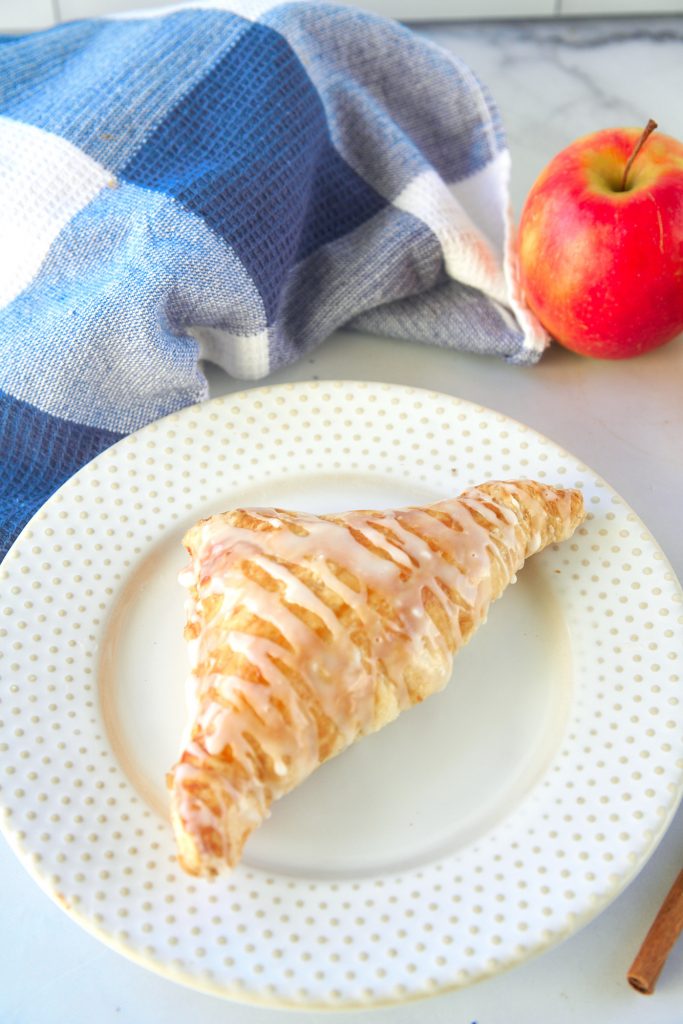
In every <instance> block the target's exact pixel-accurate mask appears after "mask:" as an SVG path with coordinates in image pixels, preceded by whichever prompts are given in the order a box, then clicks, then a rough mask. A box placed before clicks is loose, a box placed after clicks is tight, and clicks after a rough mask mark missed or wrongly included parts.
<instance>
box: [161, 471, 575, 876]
mask: <svg viewBox="0 0 683 1024" xmlns="http://www.w3.org/2000/svg"><path fill="white" fill-rule="evenodd" d="M582 518H583V501H582V498H581V495H580V493H579V492H578V491H574V490H559V489H556V488H554V487H549V486H546V485H544V484H539V483H535V482H534V481H520V482H506V483H485V484H482V485H481V486H480V487H475V488H472V489H471V490H468V491H465V493H464V494H462V495H461V496H460V497H459V498H453V499H448V500H446V501H440V502H438V503H437V504H435V505H430V506H425V507H422V508H405V509H400V510H396V511H382V512H367V511H365V512H347V513H345V514H343V515H324V516H316V515H309V514H305V513H298V512H286V511H283V510H281V509H270V508H268V509H264V508H259V509H237V510H235V511H232V512H226V513H223V514H222V515H216V516H212V517H211V518H209V519H205V520H203V521H201V522H199V523H197V525H196V526H193V527H192V528H191V529H190V530H189V531H188V533H187V534H186V536H185V538H184V544H185V546H186V547H187V549H188V551H189V553H190V557H191V561H190V565H189V566H188V568H187V569H186V570H185V572H184V573H183V574H182V575H181V582H182V583H183V584H185V585H186V586H187V587H188V588H189V599H188V609H187V625H186V629H185V635H186V638H187V641H188V646H189V651H190V661H191V669H192V673H191V677H190V690H191V693H190V703H191V713H190V719H189V722H188V727H187V731H186V736H185V739H184V741H183V745H182V753H181V755H180V759H179V761H178V763H177V764H176V765H175V767H174V768H173V769H172V770H171V772H169V776H168V784H169V788H170V790H171V816H172V820H173V825H174V829H175V833H176V838H177V843H178V849H179V855H180V862H181V864H182V866H183V868H184V869H185V870H186V871H188V872H190V873H191V874H195V875H213V874H216V873H217V872H219V871H221V870H223V869H225V868H227V867H233V866H234V865H235V864H236V863H237V862H238V860H239V858H240V856H241V853H242V848H243V846H244V842H245V840H246V839H247V837H248V836H249V834H250V833H251V832H252V831H253V830H254V829H255V828H256V827H257V826H258V825H259V824H260V823H261V822H262V821H263V820H264V819H265V818H266V817H267V816H268V813H269V808H270V805H271V803H272V802H273V800H276V799H277V798H278V797H281V796H283V795H284V794H285V793H287V792H289V791H290V790H292V789H293V788H294V787H295V786H297V785H298V784H299V783H300V782H302V781H303V780H304V779H305V778H306V777H307V776H308V775H310V773H311V772H312V771H313V770H314V769H315V768H317V767H318V766H319V765H320V764H322V763H323V762H324V761H326V760H327V759H328V758H330V757H332V756H333V755H334V754H338V753H339V752H340V751H342V750H343V749H344V748H345V747H347V746H349V744H351V743H353V742H354V740H356V739H358V738H359V737H361V736H364V735H367V734H368V733H371V732H374V731H375V730H376V729H379V728H381V727H382V726H383V725H386V724H387V723H388V722H390V721H391V720H392V719H393V718H395V717H396V715H398V713H399V712H400V711H402V710H403V709H404V708H408V707H410V706H411V705H413V704H417V703H419V702H420V701H422V700H424V698H425V697H428V696H429V695H430V694H432V693H435V692H436V691H437V690H440V689H441V688H442V687H443V686H444V685H445V684H446V682H447V681H448V679H449V677H450V674H451V667H452V661H453V655H454V654H455V653H456V652H457V651H458V650H459V649H460V648H461V647H462V646H463V645H464V644H465V643H466V642H467V641H468V640H469V638H470V636H471V635H472V633H473V632H474V630H475V629H476V628H477V626H478V625H479V624H480V623H481V622H483V621H484V619H485V618H486V615H487V613H488V609H489V606H490V604H491V602H492V601H494V600H495V599H496V598H497V597H499V596H500V594H501V593H502V592H503V590H504V589H505V587H506V586H507V584H508V583H509V582H510V581H511V580H512V579H513V578H514V576H515V573H516V572H517V571H518V570H519V569H520V568H521V566H522V564H523V563H524V560H525V558H527V557H528V556H529V555H532V554H533V553H534V552H536V551H539V550H540V549H541V548H543V547H545V545H547V544H550V543H552V542H553V541H561V540H564V539H565V538H567V537H569V536H571V534H572V533H573V531H574V529H575V528H576V526H577V525H578V524H579V523H580V522H581V520H582ZM428 741H429V738H428V737H425V742H428Z"/></svg>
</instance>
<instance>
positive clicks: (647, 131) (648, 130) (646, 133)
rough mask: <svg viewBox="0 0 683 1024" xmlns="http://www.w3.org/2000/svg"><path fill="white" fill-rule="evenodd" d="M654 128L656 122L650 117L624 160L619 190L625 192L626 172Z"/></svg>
mask: <svg viewBox="0 0 683 1024" xmlns="http://www.w3.org/2000/svg"><path fill="white" fill-rule="evenodd" d="M655 128H657V122H656V121H653V120H652V118H650V120H649V121H648V122H647V124H646V125H645V127H644V128H643V130H642V132H641V135H640V138H639V139H638V141H637V142H636V144H635V146H634V148H633V152H632V153H631V155H630V157H629V158H628V160H627V161H626V166H625V167H624V176H623V178H622V179H621V188H620V190H619V191H620V192H625V191H626V179H627V178H628V172H629V171H630V170H631V166H632V165H633V161H634V160H635V158H636V157H637V156H638V154H639V153H640V151H641V149H642V148H643V146H644V145H645V143H646V142H647V140H648V139H649V137H650V135H652V133H653V131H654V130H655Z"/></svg>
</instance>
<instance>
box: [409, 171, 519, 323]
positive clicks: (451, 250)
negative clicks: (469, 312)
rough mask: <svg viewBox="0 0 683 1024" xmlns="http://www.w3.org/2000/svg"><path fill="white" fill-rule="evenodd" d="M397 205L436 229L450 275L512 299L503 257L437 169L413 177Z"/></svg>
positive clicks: (502, 299)
mask: <svg viewBox="0 0 683 1024" xmlns="http://www.w3.org/2000/svg"><path fill="white" fill-rule="evenodd" d="M489 202H491V193H489ZM393 205H394V206H396V207H398V209H399V210H404V211H405V212H406V213H410V214H412V215H413V216H414V217H417V218H418V220H421V221H422V222H423V223H424V224H426V225H427V227H429V228H430V229H431V230H432V231H433V232H434V234H435V235H436V237H437V238H438V240H439V243H440V245H441V248H442V250H443V254H444V262H445V266H446V273H447V274H448V276H449V277H451V278H453V280H456V281H461V282H462V283H463V284H467V285H470V286H471V287H473V288H480V289H481V291H483V292H484V293H485V294H486V295H489V296H490V297H491V298H492V299H495V300H496V301H498V302H503V303H505V302H507V301H508V291H507V286H506V283H505V276H504V273H503V265H502V259H501V258H500V256H499V254H498V253H496V252H495V250H494V248H493V246H492V244H491V242H489V241H488V240H487V238H486V237H485V235H484V234H483V232H482V231H481V230H480V229H479V227H477V225H476V224H475V223H474V222H473V221H472V219H471V218H470V216H469V214H468V213H467V212H466V210H465V209H464V207H463V206H462V204H461V203H460V202H459V200H458V198H457V196H456V195H455V194H453V191H451V189H449V187H448V185H446V183H445V182H444V181H443V179H442V178H441V177H440V176H439V175H438V174H437V172H436V171H435V170H433V169H429V170H427V171H424V172H423V173H422V174H419V175H418V176H417V177H416V178H413V180H412V181H411V182H409V183H408V185H406V187H405V188H404V189H403V191H402V192H401V193H400V194H399V195H398V196H396V198H395V199H394V201H393Z"/></svg>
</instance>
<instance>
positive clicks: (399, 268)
mask: <svg viewBox="0 0 683 1024" xmlns="http://www.w3.org/2000/svg"><path fill="white" fill-rule="evenodd" d="M507 160H508V154H507V150H506V147H505V142H504V137H503V134H502V130H501V126H500V122H499V118H498V115H497V112H496V109H495V106H494V104H493V103H492V101H491V99H490V97H489V96H488V94H487V92H486V90H485V89H484V87H483V86H482V85H481V84H480V83H479V82H478V81H477V79H476V78H475V76H474V75H473V74H472V72H471V71H470V70H469V68H467V67H466V66H465V65H464V64H462V63H461V62H459V61H457V60H455V59H454V58H453V57H452V56H450V55H449V54H447V53H445V52H443V51H441V50H439V49H438V48H436V47H434V46H432V45H431V44H429V43H427V42H425V41H423V40H421V39H420V38H418V37H417V36H416V35H415V34H413V33H411V32H410V31H408V30H407V29H404V28H402V27H400V26H399V25H397V24H395V23H393V22H390V21H387V20H385V19H381V18H377V17H374V16H371V15H369V14H365V13H363V12H361V11H359V10H355V9H352V8H348V7H341V6H334V5H331V4H322V3H305V2H290V3H283V4H276V5H274V6H267V4H264V2H263V0H260V2H259V3H258V5H252V6H250V5H249V3H248V2H247V0H236V3H235V4H233V5H232V6H231V8H230V9H227V8H226V7H225V6H221V7H218V6H216V7H214V8H212V7H210V6H204V7H202V8H201V9H200V8H195V7H181V8H176V9H172V10H170V11H168V10H167V11H165V12H163V13H159V12H154V11H151V12H148V13H147V14H145V13H142V14H136V15H134V16H126V17H123V16H122V17H119V18H111V19H93V20H86V21H79V22H74V23H71V24H66V25H63V26H60V27H58V28H54V29H51V30H49V31H47V32H41V33H35V34H31V35H27V36H24V37H18V38H4V39H2V40H1V41H0V224H2V229H3V231H4V236H5V237H4V238H3V244H2V249H3V251H2V254H1V255H0V556H1V555H2V554H3V553H4V552H5V551H6V550H7V548H8V546H9V544H10V543H11V541H12V540H13V538H14V537H15V536H16V534H17V533H18V531H19V529H20V528H21V527H22V525H23V524H24V523H25V522H26V521H27V519H28V518H29V517H30V516H31V515H32V513H33V512H34V511H35V510H36V509H37V508H38V507H39V506H40V504H41V503H42V502H43V501H44V500H45V499H46V498H47V497H48V496H49V494H51V493H52V492H53V491H54V490H55V489H56V488H57V487H58V486H59V485H60V484H61V483H62V482H63V481H64V480H65V479H66V478H67V477H68V476H69V475H70V474H71V473H73V472H74V471H75V470H76V469H78V468H79V466H81V465H82V464H83V463H84V462H86V461H87V460H89V459H90V458H92V457H93V456H95V455H96V454H97V453H98V452H100V451H102V450H103V449H104V448H105V447H107V446H108V445H110V444H111V443H112V442H114V441H115V440H117V438H120V437H121V436H123V435H124V434H126V433H128V432H130V431H132V430H135V429H137V428H139V427H141V426H143V425H144V424H145V423H148V422H150V421H151V420H153V419H155V418H157V417H159V416H163V415H165V414H166V413H169V412H172V411H174V410H176V409H178V408H181V407H182V406H185V405H188V404H190V403H192V402H196V401H198V400H201V399H204V398H206V396H207V386H206V381H205V378H204V376H203V374H202V372H201V359H202V358H206V359H211V360H214V361H216V362H218V363H219V364H220V365H222V366H223V367H224V368H225V369H226V370H227V371H228V372H229V373H232V374H233V375H234V376H236V377H239V378H243V379H256V378H258V377H262V376H265V375H267V374H268V373H269V372H270V371H271V370H273V369H275V368H277V367H280V366H282V365H284V364H286V363H289V362H292V361H294V360H296V359H298V358H300V357H301V355H302V354H303V353H305V352H307V351H309V350H310V349H311V348H313V347H314V346H316V345H317V344H319V343H320V342H321V341H322V340H323V339H324V338H325V337H326V336H327V335H329V334H330V333H331V332H332V331H334V330H335V329H336V328H338V327H340V326H342V325H347V326H350V327H352V328H357V329H361V330H371V331H375V332H380V333H387V334H391V335H395V336H400V337H406V338H410V339H412V340H415V341H423V342H433V343H436V344H439V345H444V346H450V347H453V348H456V349H464V350H469V351H478V352H482V353H492V354H497V355H500V356H504V357H505V358H507V359H509V360H510V361H512V362H518V363H525V362H527V363H528V362H533V361H535V360H536V359H537V358H538V356H539V354H540V352H541V351H542V348H543V346H544V344H545V340H546V339H545V337H544V336H543V334H542V332H540V331H539V329H538V325H536V324H535V323H534V322H533V320H532V319H531V318H530V317H529V315H528V312H527V311H525V310H524V308H523V306H522V305H521V304H520V302H519V300H518V298H517V297H516V296H515V293H514V275H513V274H512V273H511V271H510V267H509V265H508V261H507V258H506V255H505V249H506V245H507V244H508V243H509V230H508V229H509V225H508V224H507V220H506V217H507V179H506V174H507V167H508V164H507ZM511 311H512V312H511ZM513 314H514V315H513ZM349 371H350V373H349V375H350V376H352V375H353V372H352V367H350V368H349Z"/></svg>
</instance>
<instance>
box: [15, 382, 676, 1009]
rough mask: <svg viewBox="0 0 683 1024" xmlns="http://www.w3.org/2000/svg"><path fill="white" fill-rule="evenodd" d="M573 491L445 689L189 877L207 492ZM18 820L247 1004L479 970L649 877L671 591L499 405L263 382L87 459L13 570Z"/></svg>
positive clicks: (212, 508) (70, 895) (94, 922)
mask: <svg viewBox="0 0 683 1024" xmlns="http://www.w3.org/2000/svg"><path fill="white" fill-rule="evenodd" d="M515 477H534V478H537V479H540V480H547V481H548V482H551V483H556V484H559V485H563V484H566V485H568V486H576V487H580V488H582V490H583V492H584V495H585V500H586V504H587V508H588V510H589V517H588V519H587V521H586V523H585V525H584V526H583V527H582V528H580V530H579V531H578V533H577V534H576V535H575V537H574V538H573V539H572V541H570V542H567V543H565V544H563V545H560V546H556V547H552V548H549V549H547V550H546V551H544V552H543V553H542V554H540V555H538V556H536V557H535V558H534V559H532V560H531V561H530V563H529V564H528V565H527V566H526V567H525V568H524V570H523V571H522V572H521V573H520V576H519V580H518V582H517V584H516V585H515V586H514V587H511V588H509V589H508V591H507V592H506V594H505V595H504V597H503V599H502V600H501V601H500V602H498V603H497V604H496V605H495V606H494V608H493V609H492V611H491V614H490V616H489V621H488V622H487V624H486V625H485V626H483V627H482V628H481V629H480V630H479V632H478V633H477V635H476V636H475V638H474V639H473V641H472V642H471V644H470V645H469V646H468V647H467V648H466V649H465V650H464V651H463V652H461V653H460V654H459V655H458V657H457V658H456V663H455V671H454V678H453V679H452V680H451V682H450V685H449V686H448V687H447V689H446V690H445V691H444V692H443V693H441V694H439V695H437V696H435V697H432V698H430V699H429V700H428V701H426V702H425V703H424V704H423V705H421V706H420V707H418V708H415V709H414V710H411V711H410V712H409V713H407V714H404V715H402V716H401V717H400V718H399V719H398V721H396V722H395V723H394V724H392V725H390V726H388V727H387V728H385V729H384V730H382V731H381V732H379V733H378V734H376V735H375V736H372V737H369V738H367V739H365V740H363V741H362V742H361V743H358V744H356V745H354V747H352V748H351V749H350V750H349V751H347V752H346V753H344V754H343V755H341V756H340V757H338V758H336V759H335V760H333V761H332V762H330V763H328V764H326V765H324V766H323V767H322V768H321V769H320V770H319V771H318V772H317V773H315V775H314V776H313V777H312V778H311V779H310V780H308V781H307V782H306V783H305V784H303V785H302V786H300V787H299V789H298V790H297V791H296V792H294V793H293V794H291V795H290V796H288V797H286V798H285V799H283V800H282V801H280V802H279V803H278V804H277V805H276V806H275V808H274V810H273V814H272V816H271V818H270V819H269V821H268V822H267V823H266V824H265V826H264V827H263V828H261V829H260V830H259V831H258V832H257V833H256V834H255V835H254V836H253V837H252V839H251V840H250V842H249V844H248V846H247V849H246V851H245V856H244V860H243V862H242V864H241V865H240V867H239V868H238V869H237V870H236V871H235V872H234V873H233V874H232V875H230V876H228V877H226V878H223V879H220V880H218V881H214V882H207V881H203V880H197V879H192V878H190V877H187V876H185V875H184V874H183V872H182V871H181V870H180V869H179V868H178V865H177V863H176V859H175V849H174V843H173V837H172V833H171V827H170V825H169V821H168V813H167V806H166V791H165V772H166V771H167V769H168V768H169V767H170V766H171V765H172V764H173V762H174V760H175V757H176V754H177V750H178V744H179V739H180V735H181V730H182V725H183V719H184V685H185V674H186V667H185V666H186V657H185V651H184V648H183V640H182V625H183V602H184V594H183V590H182V588H181V587H180V586H179V585H178V583H177V574H178V571H179V570H180V569H181V568H182V567H183V565H184V564H185V552H184V550H183V549H182V546H181V543H180V540H181V537H182V534H183V531H184V530H185V529H186V528H187V527H188V526H189V525H190V524H191V523H192V522H194V521H195V520H196V519H197V518H198V517H200V516H204V515H208V514H210V513H213V512H218V511H222V510H224V509H226V508H229V507H234V506H236V505H279V506H283V507H288V506H289V507H290V508H297V509H301V510H310V511H314V512H321V511H341V510H344V509H349V508H359V507H360V508H368V507H373V506H374V507H392V506H397V505H399V506H400V505H404V504H419V503H422V502H427V501H435V500H438V499H440V498H444V497H446V496H449V495H453V494H457V493H459V492H460V491H461V490H463V489H464V488H466V487H468V486H470V485H473V484H477V483H480V482H481V481H483V480H487V479H491V478H494V479H495V478H515ZM0 575H1V576H2V581H1V583H0V587H1V589H0V654H1V656H2V657H1V660H0V675H1V689H0V694H1V698H2V704H1V706H0V719H1V720H0V785H1V787H2V788H1V790H0V805H1V807H2V814H1V819H2V827H3V830H4V832H5V835H6V836H7V838H8V840H9V842H10V843H11V845H12V847H13V848H14V850H15V851H16V853H17V855H18V856H19V857H20V858H21V860H22V861H23V862H24V864H25V865H26V867H27V868H28V870H29V871H30V872H31V874H32V875H33V877H34V878H35V879H36V881H37V882H38V883H39V884H40V885H41V886H42V887H43V889H44V890H45V891H46V892H47V893H48V894H49V895H50V896H51V897H52V898H53V899H54V900H56V901H57V903H59V905H60V906H62V907H63V908H64V909H65V910H66V911H67V913H69V914H70V915H71V916H72V917H73V918H74V919H75V920H76V921H77V922H78V923H79V924H80V925H82V926H83V927H85V928H86V929H88V930H89V931H90V932H91V933H92V934H94V935H95V936H97V937H98V938H99V939H101V940H102V941H104V942H106V943H107V944H109V945H110V946H112V947H114V948H115V949H117V950H118V951H120V952H121V953H123V954H125V955H126V956H129V957H131V958H133V959H134V960H136V961H138V962H139V963H141V964H143V965H145V966H146V967H149V968H151V969H153V970H155V971H158V972H160V973H162V974H164V975H166V976H167V977H169V978H172V979H175V980H176V981H179V982H183V983H185V984H187V985H191V986H194V987H196V988H199V989H203V990H206V991H209V992H213V993H216V994H219V995H223V996H226V997H229V998H232V999H235V1000H239V1001H244V1002H256V1003H262V1004H268V1005H278V1006H294V1007H297V1006H298V1007H305V1008H311V1007H331V1008H335V1007H336V1008H341V1007H353V1006H365V1007H368V1006H374V1005H381V1004H387V1003H392V1002H401V1001H404V1000H407V999H412V998H417V997H420V996H428V995H430V994H433V993H438V992H443V991H445V990H448V989H451V988H455V987H458V986H464V985H468V984H471V983H472V982H474V981H477V980H478V979H481V978H484V977H486V976H488V975H491V974H494V973H496V972H498V971H500V970H502V969H504V968H508V967H511V966H513V965H515V964H517V963H520V962H521V961H523V960H525V959H526V958H528V957H529V956H531V955H533V954H536V953H538V952H540V951H542V950H544V949H546V948H548V947H550V946H551V945H553V944H555V943H557V942H558V941H559V940H561V939H563V938H565V937H566V936H568V935H570V934H572V933H573V932H574V931H576V930H577V929H578V928H579V927H580V926H581V925H582V924H584V923H585V922H587V921H588V920H590V919H591V918H593V917H594V916H595V915H596V914H598V913H599V912H600V911H601V910H602V909H603V908H604V907H605V906H606V905H607V904H608V903H609V902H610V901H611V900H612V899H613V898H614V897H615V896H616V895H618V893H619V892H621V891H622V890H623V889H624V887H625V886H626V885H627V884H628V883H629V882H630V881H631V879H633V877H634V876H635V874H636V873H637V872H638V871H639V869H640V868H641V867H642V866H643V864H644V863H645V861H646V860H647V859H648V857H649V856H650V854H651V853H652V852H653V850H654V849H655V847H656V846H657V843H658V842H659V840H660V839H661V838H662V835H663V834H664V831H665V830H666V827H667V825H668V823H669V822H670V820H671V818H672V816H673V814H674V812H675V809H676V807H677V804H678V802H679V798H680V796H681V783H682V778H683V751H682V746H683V743H682V735H683V728H682V726H683V703H682V701H681V696H682V694H681V681H680V675H681V658H682V657H683V603H682V600H683V599H682V595H681V590H680V587H679V585H678V583H677V581H676V579H675V576H674V574H673V572H672V570H671V568H670V566H669V565H668V563H667V561H666V559H665V557H664V555H663V554H662V552H661V551H660V549H659V547H658V546H657V544H656V543H655V541H654V540H653V538H652V537H651V536H650V535H649V533H648V531H647V529H646V528H645V527H644V526H643V524H642V523H641V522H640V521H639V519H638V518H637V517H636V515H635V514H634V513H633V512H632V511H631V510H630V508H629V507H628V506H627V505H626V504H625V503H624V502H623V501H622V499H621V498H620V497H619V496H618V495H617V494H615V493H614V491H613V490H612V489H611V488H610V487H609V486H608V485H607V484H606V483H605V482H604V481H603V480H601V479H599V478H598V477H597V476H596V475H595V473H593V472H592V471H591V470H590V469H588V468H587V467H586V466H584V465H582V464H581V463H580V462H578V461H577V460H576V459H575V458H574V457H573V456H572V455H570V454H569V453H567V452H565V451H563V450H561V449H560V448H558V447H557V446H556V445H555V444H553V443H552V442H551V441H549V440H548V439H546V438H544V437H541V436H540V435H539V434H537V433H535V432H534V431H532V430H530V429H528V428H527V427H525V426H523V425H521V424H519V423H516V422H514V421H512V420H510V419H508V418H507V417H505V416H503V415H500V414H498V413H496V412H493V411H491V410H488V409H483V408H480V407H478V406H475V405H472V404H470V403H468V402H464V401H460V400H458V399H455V398H450V397H447V396H444V395H439V394H434V393H431V392H425V391H419V390H413V389H409V388H403V387H396V386H390V385H384V384H365V383H346V382H339V381H335V382H329V383H325V382H312V383H303V384H294V385H283V386H278V387H270V388H257V389H254V390H248V391H245V392H243V393H241V394H237V395H229V396H227V397H225V398H220V399H216V400H214V401H211V402H207V403H206V404H204V405H201V406H196V407H193V408H190V409H186V410H184V411H183V412H180V413H178V414H175V415H172V416H170V417H168V418H166V419H164V420H162V421H160V422H157V423H154V424H152V425H151V426H148V427H146V428H145V429H144V430H141V431H140V432H138V433H137V434H134V435H132V436H130V437H128V438H126V439H125V440H123V441H121V442H120V443H119V444H117V445H115V446H114V447H113V448H111V449H109V450H108V451H107V452H105V453H104V454H103V455H101V456H100V457H99V458H97V459H95V460H94V461H93V462H91V463H90V464H89V465H88V466H86V467H85V468H84V469H83V470H81V472H79V473H78V474H77V475H76V476H75V477H73V478H72V479H71V480H69V481H68V483H67V484H65V485H64V487H62V489H61V490H60V491H59V492H58V493H57V494H55V495H54V496H53V497H52V498H51V499H50V500H49V501H48V502H47V504H46V505H45V506H44V508H43V509H42V510H41V511H40V512H39V513H38V514H37V515H36V517H35V518H34V519H33V520H32V522H31V523H30V524H29V525H28V527H27V528H26V529H25V530H24V532H23V533H22V534H21V536H20V537H19V539H18V540H17V542H16V543H15V545H14V547H13V548H12V550H11V551H10V553H9V554H8V556H7V558H6V559H5V561H4V563H3V565H2V567H0Z"/></svg>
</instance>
